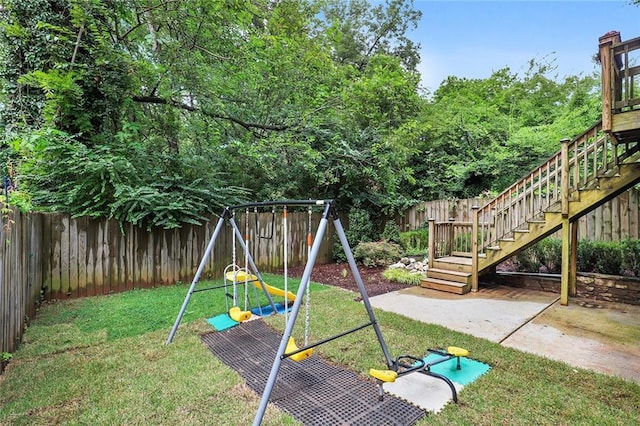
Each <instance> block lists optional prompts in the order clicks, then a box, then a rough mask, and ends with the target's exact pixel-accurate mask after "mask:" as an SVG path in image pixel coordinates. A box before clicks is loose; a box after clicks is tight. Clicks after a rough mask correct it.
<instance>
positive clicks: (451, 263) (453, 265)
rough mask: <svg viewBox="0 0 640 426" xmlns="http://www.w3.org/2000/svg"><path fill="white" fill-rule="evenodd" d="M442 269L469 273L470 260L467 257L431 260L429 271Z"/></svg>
mask: <svg viewBox="0 0 640 426" xmlns="http://www.w3.org/2000/svg"><path fill="white" fill-rule="evenodd" d="M434 268H435V269H444V270H446V271H458V272H471V258H469V257H456V256H449V257H440V258H438V259H434V260H433V267H432V268H430V269H434Z"/></svg>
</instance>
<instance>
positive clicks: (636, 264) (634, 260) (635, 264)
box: [621, 240, 640, 277]
mask: <svg viewBox="0 0 640 426" xmlns="http://www.w3.org/2000/svg"><path fill="white" fill-rule="evenodd" d="M621 244H622V253H623V258H622V268H623V271H622V273H623V275H630V276H636V277H637V276H640V240H624V241H622V242H621Z"/></svg>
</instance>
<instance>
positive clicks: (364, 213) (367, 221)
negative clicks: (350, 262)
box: [333, 208, 375, 262]
mask: <svg viewBox="0 0 640 426" xmlns="http://www.w3.org/2000/svg"><path fill="white" fill-rule="evenodd" d="M348 218H349V219H348V226H347V229H346V230H345V231H344V233H345V236H346V237H347V241H349V245H350V246H351V247H356V246H357V245H358V244H360V243H361V242H369V241H373V240H374V232H375V230H374V225H373V221H372V220H371V216H370V215H369V211H368V210H365V209H357V208H354V209H352V210H351V211H350V212H349V216H348ZM335 238H336V240H337V238H338V237H337V235H336V237H335ZM333 260H334V261H336V262H346V260H347V258H346V256H345V254H344V251H343V249H342V245H341V244H340V242H339V241H336V242H335V243H334V245H333Z"/></svg>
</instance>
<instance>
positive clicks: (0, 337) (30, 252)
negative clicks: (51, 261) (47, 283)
mask: <svg viewBox="0 0 640 426" xmlns="http://www.w3.org/2000/svg"><path fill="white" fill-rule="evenodd" d="M3 219H4V220H3V226H2V227H0V352H13V350H14V349H15V347H16V345H17V344H18V341H19V340H20V337H21V336H22V333H23V331H24V327H25V324H26V323H27V322H28V321H29V319H30V318H33V316H34V315H35V309H36V301H38V300H39V298H40V291H41V287H42V268H40V267H39V266H40V265H41V261H42V252H41V251H40V248H41V244H42V239H41V235H42V220H41V217H38V216H37V215H22V214H15V213H14V214H11V215H9V217H7V218H3ZM2 366H4V363H2Z"/></svg>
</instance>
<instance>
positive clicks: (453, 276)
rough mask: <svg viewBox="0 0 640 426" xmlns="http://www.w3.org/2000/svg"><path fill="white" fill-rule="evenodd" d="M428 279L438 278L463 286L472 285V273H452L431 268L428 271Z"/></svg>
mask: <svg viewBox="0 0 640 426" xmlns="http://www.w3.org/2000/svg"><path fill="white" fill-rule="evenodd" d="M427 277H428V278H436V279H441V280H445V281H454V282H459V283H463V284H471V273H469V272H460V271H450V270H448V269H440V268H430V269H428V270H427Z"/></svg>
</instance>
